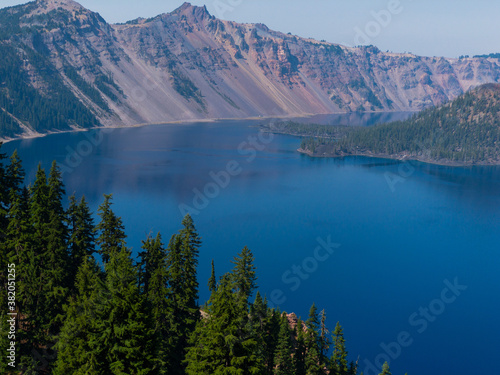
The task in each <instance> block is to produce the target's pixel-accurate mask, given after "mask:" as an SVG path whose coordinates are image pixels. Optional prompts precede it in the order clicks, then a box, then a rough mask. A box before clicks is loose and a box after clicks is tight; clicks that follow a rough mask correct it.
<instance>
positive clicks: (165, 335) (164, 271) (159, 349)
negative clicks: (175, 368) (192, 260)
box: [139, 233, 171, 374]
mask: <svg viewBox="0 0 500 375" xmlns="http://www.w3.org/2000/svg"><path fill="white" fill-rule="evenodd" d="M142 248H143V249H144V251H143V252H141V253H140V254H139V257H140V258H141V261H140V263H139V265H140V272H139V282H140V285H141V287H142V294H143V295H144V297H145V298H146V307H147V310H148V311H149V319H150V320H151V324H152V328H153V342H154V359H155V373H158V374H168V373H169V371H168V370H169V359H170V356H169V354H168V353H169V350H170V346H169V344H170V343H169V335H170V334H171V329H170V325H169V320H168V319H169V303H168V299H167V296H168V268H167V263H166V250H165V248H164V246H163V243H162V239H161V235H160V233H158V235H157V236H156V238H154V239H153V238H151V237H148V238H147V239H146V241H144V242H143V246H142Z"/></svg>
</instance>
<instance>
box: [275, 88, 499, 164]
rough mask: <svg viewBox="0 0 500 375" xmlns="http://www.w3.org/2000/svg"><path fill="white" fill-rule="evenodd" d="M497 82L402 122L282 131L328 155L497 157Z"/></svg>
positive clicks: (493, 161)
mask: <svg viewBox="0 0 500 375" xmlns="http://www.w3.org/2000/svg"><path fill="white" fill-rule="evenodd" d="M499 113H500V86H499V85H495V84H487V85H483V86H481V87H479V88H477V89H475V90H472V91H469V92H467V93H465V94H464V95H462V96H460V97H459V98H457V99H455V100H454V101H452V102H450V103H448V104H446V105H443V106H442V107H439V108H430V109H427V110H424V111H422V112H420V113H418V114H415V115H414V116H413V117H411V118H410V119H408V120H406V121H396V122H392V123H389V124H381V125H376V126H372V127H360V128H346V127H336V126H333V127H331V128H332V129H330V130H328V131H325V129H324V125H314V124H294V123H289V124H288V125H287V126H281V128H280V129H283V132H285V133H287V134H293V135H301V136H305V137H308V138H306V139H304V140H303V141H302V145H301V148H302V149H303V150H306V151H309V152H311V153H313V154H315V153H318V152H321V153H324V154H327V155H332V156H343V155H364V154H379V155H389V156H406V157H411V158H415V159H418V160H423V161H445V162H446V161H447V162H456V163H463V164H477V163H491V164H498V163H499V162H500V116H499Z"/></svg>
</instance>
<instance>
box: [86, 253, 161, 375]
mask: <svg viewBox="0 0 500 375" xmlns="http://www.w3.org/2000/svg"><path fill="white" fill-rule="evenodd" d="M105 272H106V282H105V285H106V293H107V294H108V296H109V297H108V300H107V301H106V302H107V303H106V305H105V306H104V317H103V319H102V320H98V321H97V330H98V331H99V332H100V335H99V337H97V338H96V339H95V340H93V341H91V343H90V345H91V348H92V350H93V351H99V350H101V349H104V350H105V352H106V353H105V358H106V361H107V362H106V366H105V367H104V368H105V369H106V371H107V373H109V374H116V375H126V374H137V375H145V374H149V373H151V372H152V370H153V348H152V344H153V340H152V329H151V327H150V320H149V319H148V316H147V314H146V309H145V307H146V306H145V303H144V298H143V297H142V296H141V295H140V293H139V287H138V284H137V279H138V277H137V276H138V275H137V270H136V268H135V267H134V266H133V264H132V259H131V257H130V252H129V250H128V249H127V248H125V247H122V248H121V249H120V250H119V251H118V252H115V251H113V252H111V253H110V258H109V261H108V262H107V263H106V264H105Z"/></svg>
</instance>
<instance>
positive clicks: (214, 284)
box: [208, 259, 217, 292]
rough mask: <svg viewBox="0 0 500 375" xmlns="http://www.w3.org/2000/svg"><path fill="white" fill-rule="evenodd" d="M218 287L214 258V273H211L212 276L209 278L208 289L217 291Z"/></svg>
mask: <svg viewBox="0 0 500 375" xmlns="http://www.w3.org/2000/svg"><path fill="white" fill-rule="evenodd" d="M216 287H217V279H216V278H215V266H214V260H213V259H212V273H211V274H210V278H209V279H208V290H209V291H210V292H213V291H215V288H216Z"/></svg>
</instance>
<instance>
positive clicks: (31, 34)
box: [0, 0, 500, 137]
mask: <svg viewBox="0 0 500 375" xmlns="http://www.w3.org/2000/svg"><path fill="white" fill-rule="evenodd" d="M0 55H1V57H0V137H2V136H3V137H13V136H16V135H20V134H27V133H30V132H31V133H33V132H40V133H43V132H47V131H54V130H65V129H71V128H76V127H91V126H96V125H102V126H120V125H133V124H139V123H159V122H166V121H173V120H190V119H202V118H244V117H249V116H296V115H303V114H308V113H336V112H345V111H356V110H358V111H388V110H398V111H406V110H421V109H423V108H426V107H429V106H432V105H436V104H440V103H442V102H445V101H447V100H449V99H452V98H455V97H457V96H458V95H460V94H462V93H463V92H465V91H466V90H468V89H469V88H470V87H472V86H476V85H479V84H482V83H487V82H497V81H498V80H499V77H500V62H499V60H498V59H495V58H491V57H477V58H463V59H445V58H428V57H419V56H414V55H410V54H394V53H384V52H381V51H379V50H378V49H377V48H375V47H360V48H347V47H343V46H340V45H336V44H331V43H326V42H318V41H315V40H311V39H305V38H300V37H297V36H293V35H288V34H283V33H280V32H276V31H273V30H270V29H269V28H267V27H266V26H265V25H262V24H238V23H235V22H230V21H221V20H218V19H216V18H215V17H213V16H211V15H210V14H209V13H208V12H207V10H206V8H205V7H195V6H191V5H190V4H189V3H185V4H183V5H182V6H181V7H179V8H178V9H177V10H175V11H173V12H172V13H169V14H162V15H159V16H157V17H154V18H151V19H136V20H133V21H129V22H127V23H126V24H120V25H109V24H107V23H106V22H105V21H104V20H103V19H102V18H101V17H100V16H99V14H97V13H94V12H91V11H89V10H87V9H85V8H83V7H82V6H81V5H79V4H78V3H76V2H74V1H72V0H37V1H35V2H31V3H28V4H26V5H21V6H16V7H11V8H4V9H1V10H0ZM13 77H14V78H13Z"/></svg>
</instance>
